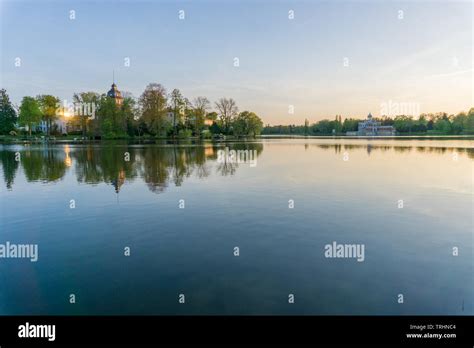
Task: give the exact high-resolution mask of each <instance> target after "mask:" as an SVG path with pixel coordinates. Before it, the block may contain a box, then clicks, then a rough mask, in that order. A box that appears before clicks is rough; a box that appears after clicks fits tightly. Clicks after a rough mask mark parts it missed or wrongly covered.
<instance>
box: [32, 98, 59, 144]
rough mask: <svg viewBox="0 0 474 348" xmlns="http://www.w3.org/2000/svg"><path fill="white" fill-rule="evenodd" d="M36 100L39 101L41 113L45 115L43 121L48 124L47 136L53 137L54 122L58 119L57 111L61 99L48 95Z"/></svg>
mask: <svg viewBox="0 0 474 348" xmlns="http://www.w3.org/2000/svg"><path fill="white" fill-rule="evenodd" d="M36 99H37V100H38V103H39V107H40V110H41V113H42V114H43V119H44V120H45V122H46V129H47V134H48V135H51V128H52V125H53V121H54V120H56V119H57V118H58V113H57V110H58V108H59V107H60V104H59V99H58V98H56V97H54V96H52V95H47V94H43V95H39V96H38V97H36Z"/></svg>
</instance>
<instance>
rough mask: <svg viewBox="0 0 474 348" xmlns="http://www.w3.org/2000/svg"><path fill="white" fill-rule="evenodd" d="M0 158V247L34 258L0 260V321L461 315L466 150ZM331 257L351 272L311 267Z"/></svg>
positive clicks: (264, 146)
mask: <svg viewBox="0 0 474 348" xmlns="http://www.w3.org/2000/svg"><path fill="white" fill-rule="evenodd" d="M226 147H227V148H228V149H227V150H228V152H227V153H228V154H230V153H232V152H231V150H251V151H252V152H250V154H255V155H256V161H253V162H250V163H233V161H232V159H231V158H226V157H224V158H222V156H220V155H221V154H222V152H219V150H221V151H224V150H225V149H226ZM18 154H19V158H17V159H19V161H15V156H18ZM0 159H1V162H0V163H1V166H2V170H3V177H1V178H0V186H1V188H0V190H1V191H0V244H4V243H6V242H7V241H9V242H10V243H17V244H21V243H25V244H37V245H38V261H37V262H30V260H28V259H18V258H17V259H13V258H0V314H2V315H5V314H8V315H10V314H337V315H339V314H459V315H463V314H470V315H472V314H474V310H473V297H474V295H473V294H474V278H473V166H474V141H473V140H472V139H461V140H429V139H424V140H420V139H396V140H395V139H265V140H258V141H255V142H243V143H222V144H197V145H196V144H192V143H189V144H180V145H173V144H161V145H156V144H154V145H127V144H118V143H110V144H102V145H98V144H96V145H71V144H70V145H65V144H56V145H3V146H2V145H0ZM183 206H184V208H183ZM290 206H292V207H293V208H290ZM71 207H74V208H71ZM333 242H336V243H338V244H358V245H363V246H364V260H363V261H362V262H358V261H357V260H356V259H355V258H349V257H346V258H328V257H326V256H325V247H326V245H328V244H330V245H331V244H332V243H333ZM127 247H129V248H130V256H125V255H124V254H125V250H126V249H125V248H127ZM236 247H238V252H239V255H238V256H235V254H236V250H237V249H235V248H236ZM456 248H457V249H456ZM455 250H457V253H456V252H455ZM453 254H456V255H453ZM70 294H74V295H75V299H76V302H75V304H71V303H70V302H69V300H70ZM180 294H184V295H185V303H184V304H182V303H179V301H178V299H179V295H180ZM289 294H293V295H294V303H289ZM400 294H401V295H403V303H399V299H400V297H399V295H400Z"/></svg>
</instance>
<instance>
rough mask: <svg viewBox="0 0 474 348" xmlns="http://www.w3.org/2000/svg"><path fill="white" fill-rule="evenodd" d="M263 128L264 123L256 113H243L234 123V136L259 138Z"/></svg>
mask: <svg viewBox="0 0 474 348" xmlns="http://www.w3.org/2000/svg"><path fill="white" fill-rule="evenodd" d="M262 128H263V122H262V120H261V119H260V117H258V116H257V115H256V114H255V113H253V112H249V111H243V112H241V113H240V114H239V115H238V116H237V117H236V118H235V120H234V122H233V130H234V134H235V135H237V136H253V137H255V136H257V135H258V134H260V132H261V130H262Z"/></svg>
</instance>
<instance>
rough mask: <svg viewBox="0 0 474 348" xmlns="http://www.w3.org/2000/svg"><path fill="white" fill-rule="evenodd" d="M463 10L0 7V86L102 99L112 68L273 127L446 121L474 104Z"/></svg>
mask: <svg viewBox="0 0 474 348" xmlns="http://www.w3.org/2000/svg"><path fill="white" fill-rule="evenodd" d="M472 6H473V5H472V2H469V1H465V2H447V1H444V2H443V1H436V2H433V1H412V2H398V1H384V2H381V1H370V2H360V1H325V2H321V1H291V2H290V1H270V0H265V1H263V0H255V1H198V0H193V1H187V2H179V1H178V2H176V1H41V0H37V1H9V0H7V1H5V0H2V1H1V14H0V15H1V33H0V35H1V52H2V53H1V58H2V61H1V81H0V82H1V87H3V88H6V89H7V91H8V93H9V94H10V96H11V98H12V100H13V101H14V102H15V103H17V104H18V103H19V102H20V100H21V98H22V97H23V96H25V95H31V96H35V95H37V94H53V95H56V96H58V97H60V98H61V99H67V100H69V101H70V100H71V98H72V94H73V93H74V92H81V91H89V90H92V91H96V92H100V93H104V92H106V91H107V90H108V89H109V88H110V84H111V82H112V81H111V80H112V70H115V80H116V83H117V85H118V87H119V89H120V90H122V91H129V92H131V93H132V94H133V95H134V96H135V97H138V96H139V95H140V94H141V92H142V91H143V89H144V88H145V86H146V85H147V84H148V83H150V82H158V83H161V84H163V85H164V86H165V87H166V89H167V90H168V91H171V90H172V89H173V88H179V89H180V90H181V91H182V92H183V94H184V95H185V96H187V97H188V98H189V99H190V100H192V99H193V98H194V97H196V96H200V95H203V96H207V97H208V98H209V99H210V100H211V101H212V102H214V101H216V100H217V99H218V98H220V97H232V98H234V99H235V100H236V101H237V104H238V106H239V108H240V109H241V110H245V109H247V110H253V111H255V112H257V113H258V114H259V115H260V116H261V117H262V118H263V120H264V122H265V123H271V124H289V123H297V124H301V123H303V121H304V118H308V119H309V120H310V121H316V120H319V119H322V118H333V117H334V115H336V114H340V115H342V116H343V117H352V116H353V117H364V116H365V115H367V113H368V112H372V114H373V115H376V116H377V115H379V114H380V111H381V103H385V102H388V101H390V100H391V101H392V102H399V103H402V102H405V103H418V105H420V111H421V112H437V111H446V112H449V113H456V112H459V111H462V110H468V109H469V108H470V107H471V106H473V85H472V84H473V72H472V67H473V59H472V58H473V54H472V52H473V28H472V22H473V9H472ZM70 10H74V11H75V15H76V19H75V20H70V18H69V16H70V12H69V11H70ZM180 10H184V11H185V19H184V20H180V19H179V17H178V15H179V11H180ZM289 10H294V16H295V17H294V19H293V20H290V19H289V18H288V11H289ZM399 10H402V11H403V19H399ZM16 57H20V58H21V66H20V67H15V58H16ZM125 57H129V58H130V67H125V66H124V58H125ZM234 57H238V58H239V61H240V66H239V67H234V65H233V64H234ZM345 57H347V58H348V61H349V66H348V67H344V66H343V62H344V58H345ZM289 105H294V114H289V113H288V109H289Z"/></svg>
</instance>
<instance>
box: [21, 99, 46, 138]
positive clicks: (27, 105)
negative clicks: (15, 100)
mask: <svg viewBox="0 0 474 348" xmlns="http://www.w3.org/2000/svg"><path fill="white" fill-rule="evenodd" d="M42 115H43V114H42V112H41V110H40V106H39V103H38V101H37V100H36V99H35V98H33V97H23V99H22V101H21V105H20V113H19V123H20V125H22V126H27V127H28V132H29V134H30V136H31V130H32V128H33V126H36V125H38V124H39V123H40V121H41V117H42Z"/></svg>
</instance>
